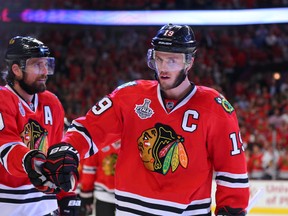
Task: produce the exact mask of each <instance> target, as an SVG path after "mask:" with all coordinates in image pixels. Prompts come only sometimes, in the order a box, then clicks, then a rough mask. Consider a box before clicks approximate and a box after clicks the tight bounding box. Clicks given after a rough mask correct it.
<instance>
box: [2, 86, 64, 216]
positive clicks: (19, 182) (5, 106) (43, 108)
mask: <svg viewBox="0 0 288 216" xmlns="http://www.w3.org/2000/svg"><path fill="white" fill-rule="evenodd" d="M63 122H64V110H63V107H62V105H61V104H60V101H59V100H58V99H57V97H56V96H55V95H54V94H52V93H50V92H49V91H45V92H43V93H39V94H35V96H34V100H33V103H31V104H30V105H29V104H27V103H26V102H25V101H24V100H23V99H22V98H21V97H20V96H19V95H18V94H17V93H16V92H15V91H14V90H13V89H12V88H11V87H10V86H5V87H3V86H2V87H0V159H1V160H0V161H1V164H0V173H1V176H0V208H1V215H9V216H10V215H13V216H14V215H17V216H18V215H45V214H48V213H50V212H52V211H54V210H55V209H57V208H58V207H57V201H56V199H55V195H47V194H44V193H42V192H39V191H38V190H37V189H35V188H34V186H33V185H32V184H31V183H30V180H29V178H28V177H27V174H26V173H25V171H24V168H23V166H22V159H23V156H24V155H25V154H26V153H27V152H28V151H29V150H31V149H39V150H41V151H43V152H44V153H46V151H47V148H48V147H49V145H50V144H52V143H58V142H59V141H61V139H62V137H63V126H64V123H63ZM36 204H37V205H38V206H39V208H38V209H36V211H35V212H34V210H35V208H34V206H35V205H36ZM32 207H33V208H32Z"/></svg>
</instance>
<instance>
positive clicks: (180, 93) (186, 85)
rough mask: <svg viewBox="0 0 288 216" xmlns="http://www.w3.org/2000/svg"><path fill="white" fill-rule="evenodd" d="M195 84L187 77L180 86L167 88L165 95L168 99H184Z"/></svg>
mask: <svg viewBox="0 0 288 216" xmlns="http://www.w3.org/2000/svg"><path fill="white" fill-rule="evenodd" d="M192 88H193V86H192V85H191V82H190V81H189V80H188V79H187V78H186V79H185V80H184V81H183V82H182V83H181V84H180V85H179V86H177V87H176V88H173V89H169V90H165V91H164V92H163V95H164V97H165V98H166V99H172V100H180V99H182V98H183V97H184V96H185V95H186V94H187V93H188V92H189V91H191V89H192Z"/></svg>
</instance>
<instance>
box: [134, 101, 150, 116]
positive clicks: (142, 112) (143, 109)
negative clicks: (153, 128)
mask: <svg viewBox="0 0 288 216" xmlns="http://www.w3.org/2000/svg"><path fill="white" fill-rule="evenodd" d="M150 103H151V100H149V99H147V98H145V99H144V103H143V104H141V105H137V104H136V107H135V109H134V110H135V112H136V113H137V115H138V116H139V117H140V118H141V119H147V118H151V116H152V115H153V114H154V111H153V110H152V109H151V107H149V105H150Z"/></svg>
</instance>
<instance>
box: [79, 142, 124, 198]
mask: <svg viewBox="0 0 288 216" xmlns="http://www.w3.org/2000/svg"><path fill="white" fill-rule="evenodd" d="M119 148H120V141H117V142H114V143H112V144H111V145H108V146H105V147H104V148H102V149H101V150H99V152H98V153H97V154H95V155H93V156H91V157H89V158H87V159H85V160H84V161H83V169H82V173H81V176H80V184H81V196H82V197H91V196H93V194H92V193H94V192H95V193H94V194H95V198H96V199H97V200H101V201H103V202H109V203H115V195H114V189H115V181H114V179H115V178H114V175H115V166H116V162H117V157H118V151H119ZM94 189H95V190H94Z"/></svg>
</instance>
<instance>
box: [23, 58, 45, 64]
mask: <svg viewBox="0 0 288 216" xmlns="http://www.w3.org/2000/svg"><path fill="white" fill-rule="evenodd" d="M41 62H43V63H45V62H47V57H40V58H29V59H27V61H26V63H28V64H35V63H41Z"/></svg>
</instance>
